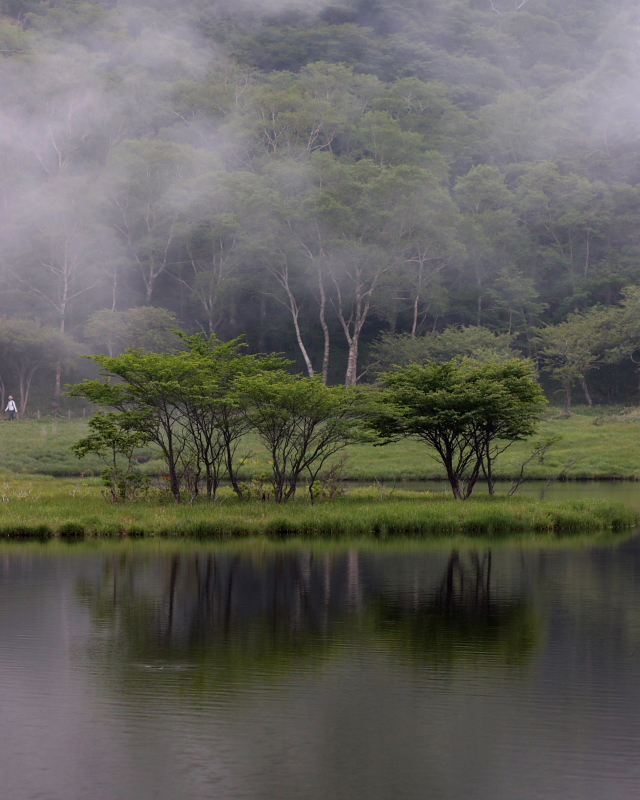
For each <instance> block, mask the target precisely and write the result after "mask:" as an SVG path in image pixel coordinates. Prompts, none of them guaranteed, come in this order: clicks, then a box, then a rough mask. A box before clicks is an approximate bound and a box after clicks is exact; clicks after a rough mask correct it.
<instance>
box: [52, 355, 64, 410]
mask: <svg viewBox="0 0 640 800" xmlns="http://www.w3.org/2000/svg"><path fill="white" fill-rule="evenodd" d="M61 383H62V362H60V361H58V362H57V363H56V380H55V384H54V387H53V400H52V401H51V410H52V411H53V416H54V417H57V416H58V409H59V408H60V392H61Z"/></svg>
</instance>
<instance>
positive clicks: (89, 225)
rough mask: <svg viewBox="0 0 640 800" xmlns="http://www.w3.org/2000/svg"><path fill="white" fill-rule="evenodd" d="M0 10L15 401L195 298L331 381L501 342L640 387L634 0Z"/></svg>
mask: <svg viewBox="0 0 640 800" xmlns="http://www.w3.org/2000/svg"><path fill="white" fill-rule="evenodd" d="M0 8H1V10H2V14H3V16H2V17H1V18H0V63H1V68H2V77H1V86H2V93H1V98H0V102H1V107H0V163H1V165H2V167H1V168H2V184H1V187H0V191H1V204H0V222H1V231H2V232H1V238H0V248H1V251H2V253H1V255H2V257H1V260H0V285H1V291H0V317H1V319H0V377H1V378H2V382H3V383H4V387H5V388H6V389H7V391H10V390H13V394H18V393H20V396H21V398H22V400H23V410H24V409H25V408H26V404H27V398H26V396H25V392H26V393H27V394H28V390H29V386H30V382H31V381H32V380H34V381H35V383H34V386H35V385H36V384H37V382H38V381H40V384H38V385H39V386H40V387H41V388H40V389H38V391H40V392H41V393H47V392H48V397H49V398H50V397H51V396H53V397H54V403H56V402H57V394H58V392H59V390H60V386H61V385H63V384H64V382H65V380H67V379H69V378H70V377H77V376H78V374H79V373H78V370H79V369H81V367H78V362H77V359H76V356H77V355H78V354H79V353H81V352H85V353H86V352H104V353H109V354H111V355H113V354H114V353H116V352H120V351H121V350H122V349H123V348H124V347H126V346H128V345H131V344H140V343H145V341H146V340H145V338H144V337H145V336H146V337H147V339H148V337H149V336H152V338H153V343H152V344H155V345H158V341H159V339H160V340H161V339H162V329H163V328H166V327H171V326H172V325H175V324H176V322H175V321H174V320H175V319H177V323H178V324H179V325H180V327H182V328H183V329H184V330H186V331H187V332H195V331H198V330H204V331H206V332H214V333H216V334H217V335H218V336H220V337H221V338H223V339H229V338H233V337H236V336H239V335H245V336H246V339H247V342H248V344H249V347H250V350H251V351H253V352H256V351H283V352H285V353H286V354H287V355H289V356H291V357H293V358H295V359H296V361H297V363H298V365H299V368H300V369H301V370H304V371H307V372H308V373H309V374H311V373H316V374H321V375H324V376H325V379H327V380H328V381H330V382H341V381H346V382H347V383H353V382H355V381H356V380H359V379H362V376H363V375H364V378H365V379H369V378H370V377H371V376H372V375H373V374H374V372H375V365H372V362H374V361H379V362H380V363H386V362H385V358H386V360H387V362H389V359H390V353H396V352H400V351H402V352H409V351H411V353H420V352H423V353H425V352H429V353H431V352H432V351H433V347H434V341H435V339H438V341H440V339H439V338H438V334H440V333H442V332H443V331H444V332H445V334H444V335H445V337H447V336H448V337H449V338H448V339H447V342H450V341H453V343H454V345H455V341H454V340H456V336H457V337H458V338H460V339H461V340H462V339H464V340H465V342H466V344H465V345H464V347H462V349H461V351H460V352H464V353H467V351H468V352H469V353H470V354H473V352H474V341H475V340H474V336H477V338H478V343H479V344H478V346H479V347H480V349H482V348H485V349H486V347H488V348H489V350H491V343H492V341H493V340H494V339H495V346H496V348H500V347H502V348H504V347H506V348H507V349H509V350H511V351H513V350H515V351H516V352H518V351H519V352H521V353H523V354H524V355H527V356H531V357H533V358H535V359H536V362H537V363H538V364H539V366H540V368H541V370H542V374H543V376H544V377H545V381H546V383H547V388H548V389H549V391H550V392H551V396H553V391H554V390H561V389H563V388H564V391H565V393H566V392H570V390H571V387H572V386H573V385H574V384H580V383H582V384H583V388H584V390H585V397H586V398H590V397H593V398H594V399H595V400H597V401H609V402H635V403H637V396H638V373H637V367H636V365H635V362H636V361H637V360H638V359H637V353H636V350H637V348H638V347H640V292H638V291H637V290H635V289H634V287H636V286H637V285H640V135H639V133H640V100H639V98H640V61H639V56H640V10H639V9H638V6H637V3H632V2H626V0H562V2H559V1H558V0H460V2H455V1H454V0H380V1H378V0H352V2H345V3H344V4H343V5H331V4H323V3H320V2H315V1H314V2H311V1H310V0H307V2H301V3H297V4H290V3H286V2H277V0H273V1H270V0H265V2H263V3H258V2H255V3H253V2H245V1H244V0H240V1H239V2H233V3H231V2H226V0H225V2H206V0H186V1H185V2H181V3H180V4H178V3H176V2H175V0H156V1H155V2H153V0H139V2H137V1H136V0H122V2H111V1H107V0H105V2H93V3H92V2H83V1H82V0H41V1H40V0H2V3H1V4H0ZM144 306H152V307H155V308H156V309H158V310H156V311H154V310H153V309H145V308H142V309H141V310H137V311H136V309H139V307H144ZM160 309H166V310H167V312H171V313H167V312H163V311H161V310H160ZM171 314H174V315H175V318H174V317H172V316H171ZM136 326H137V327H136ZM452 326H461V327H462V328H465V329H466V328H478V330H477V332H476V334H474V333H473V331H471V332H470V331H468V330H459V331H456V330H455V329H454V328H452ZM158 331H160V333H158ZM154 332H155V333H154ZM156 334H157V336H156ZM396 334H402V336H400V337H398V336H396ZM425 334H426V337H425ZM492 334H493V335H494V336H493V338H492ZM154 336H155V338H154ZM158 337H159V339H158ZM380 337H383V339H382V344H381V343H380V342H381V340H380ZM487 337H489V342H488V344H487ZM158 346H159V345H158ZM447 346H449V345H447ZM385 347H386V348H387V349H386V350H385ZM421 347H422V348H426V349H423V350H420V348H421ZM389 348H390V349H389ZM394 348H395V350H394ZM411 348H413V350H411ZM416 348H417V349H416ZM429 348H431V350H429ZM465 348H466V349H465ZM436 349H437V348H436ZM445 350H446V348H445ZM447 352H449V351H447ZM452 352H454V353H455V347H454V350H453V351H452ZM398 360H402V358H401V357H399V358H398ZM391 363H393V358H391ZM396 363H397V361H396ZM587 374H588V381H589V382H588V384H587ZM0 390H2V386H1V385H0ZM0 400H3V398H0Z"/></svg>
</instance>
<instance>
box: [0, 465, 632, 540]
mask: <svg viewBox="0 0 640 800" xmlns="http://www.w3.org/2000/svg"><path fill="white" fill-rule="evenodd" d="M0 499H2V501H3V502H1V503H0V536H3V537H12V538H21V537H22V538H30V537H40V538H47V537H50V536H61V537H63V538H71V539H73V538H78V537H83V536H131V537H134V536H188V537H201V538H225V539H228V538H242V537H247V536H268V537H274V538H288V537H293V536H295V537H298V536H301V537H305V538H311V539H313V538H314V537H328V538H333V537H336V538H343V537H350V538H351V537H353V538H361V537H365V538H372V539H387V538H393V537H407V536H408V537H422V536H442V535H464V536H482V535H489V536H496V535H505V534H516V533H523V534H526V533H528V534H534V533H555V534H566V533H573V532H586V531H604V530H613V531H619V530H623V529H628V528H631V527H632V526H634V525H637V524H638V521H639V520H638V514H637V513H636V512H634V511H632V510H631V509H628V508H627V507H625V506H624V505H622V504H619V503H610V502H607V501H597V500H582V501H573V502H567V503H558V502H552V501H546V500H545V501H540V500H532V499H530V498H506V497H501V498H493V499H491V498H489V497H488V496H486V495H485V496H483V495H479V496H478V497H477V498H474V499H471V500H467V501H465V502H456V501H454V500H453V499H451V498H450V497H447V496H444V495H443V494H442V493H434V494H429V493H420V492H407V491H396V492H394V493H393V494H389V493H381V492H380V491H379V490H378V489H376V488H374V487H370V488H362V489H356V490H353V491H352V492H351V493H350V494H348V495H346V496H344V497H339V498H336V499H333V500H329V501H324V502H322V503H319V504H317V505H315V506H311V505H310V504H309V502H308V500H307V499H306V498H305V499H300V500H297V501H296V502H293V503H289V504H287V505H285V506H277V505H275V504H274V503H261V502H257V501H256V502H250V503H242V502H240V501H238V500H236V499H235V498H233V497H231V492H230V490H227V491H225V492H224V497H223V498H222V499H221V500H219V501H218V502H216V503H209V502H206V501H202V502H198V503H195V504H193V505H189V504H183V505H176V504H175V503H172V502H168V501H164V500H161V499H156V500H149V501H141V502H136V503H127V504H112V503H108V502H106V501H105V500H104V499H103V498H102V496H101V490H100V487H99V486H98V485H96V482H95V481H89V482H83V483H80V482H78V481H72V480H69V479H65V480H55V479H53V478H40V479H38V478H34V479H31V480H23V481H13V482H5V483H3V484H2V485H1V486H0Z"/></svg>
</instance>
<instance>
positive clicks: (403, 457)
mask: <svg viewBox="0 0 640 800" xmlns="http://www.w3.org/2000/svg"><path fill="white" fill-rule="evenodd" d="M86 431H87V425H86V420H83V419H71V420H69V419H66V418H61V419H59V420H57V421H54V420H52V419H51V418H48V419H42V420H30V419H25V420H17V421H14V422H0V475H3V474H4V475H8V474H25V475H26V474H32V475H52V476H56V477H71V476H88V475H99V474H100V473H101V471H102V469H103V464H102V462H101V461H100V460H99V459H97V458H94V457H88V458H85V459H84V460H82V461H79V460H78V459H77V458H76V457H75V456H74V455H73V453H72V452H71V450H70V448H71V445H72V444H73V443H74V442H75V441H77V440H78V439H80V438H81V437H82V436H84V435H85V433H86ZM550 436H561V437H563V438H562V439H561V441H559V442H558V443H557V444H555V445H554V446H553V448H552V449H551V450H550V452H549V453H548V455H547V456H546V458H545V459H544V462H543V463H539V462H537V461H536V462H532V463H531V464H530V465H529V467H528V468H527V477H528V478H530V479H546V478H548V477H550V476H553V475H555V474H557V473H558V472H560V471H561V470H564V469H565V468H566V472H565V475H566V477H567V478H573V479H611V478H618V479H623V478H624V479H628V480H640V408H632V409H612V408H599V409H594V410H588V411H587V410H583V411H582V410H581V411H578V412H577V413H574V414H573V415H572V416H571V417H570V418H569V419H566V418H565V417H564V416H562V415H561V414H560V413H559V412H558V413H555V412H552V413H551V414H550V415H548V417H547V418H546V419H545V420H544V421H543V422H542V424H541V426H540V431H539V434H538V436H537V437H536V438H542V437H550ZM530 450H531V444H530V443H529V442H522V443H517V444H515V445H513V447H511V448H509V450H507V452H506V453H505V454H504V455H503V456H501V458H500V459H499V460H498V462H497V466H496V477H497V478H498V479H509V478H511V477H513V476H514V475H515V474H516V473H517V472H518V471H519V468H520V464H521V463H522V461H523V459H524V458H525V457H526V456H527V454H528V453H529V452H530ZM240 452H241V453H242V454H243V455H245V456H246V459H245V461H244V465H243V468H242V477H243V479H250V478H251V477H252V476H253V475H256V474H260V473H265V472H267V471H268V470H269V464H268V460H267V458H266V454H265V453H264V451H263V450H262V448H261V446H260V444H259V443H258V442H257V441H255V440H253V439H251V438H250V437H248V438H247V440H246V442H245V443H244V446H243V447H242V448H241V451H240ZM346 454H347V460H346V463H345V467H344V472H343V477H344V479H345V480H352V481H366V482H373V481H376V480H377V481H420V480H430V479H442V478H444V477H445V476H444V473H443V470H442V468H441V466H440V465H439V464H438V463H436V462H435V461H434V460H433V459H432V458H430V457H429V455H428V450H427V448H426V447H425V445H423V444H421V443H420V442H409V441H406V442H401V443H398V444H392V445H386V446H384V447H375V446H373V445H370V444H366V445H353V446H351V447H349V448H347V451H346ZM141 459H142V461H143V463H141V464H140V468H141V470H142V471H143V472H146V473H147V474H151V475H158V474H161V473H162V462H161V461H160V460H159V459H158V458H157V455H156V453H155V452H154V451H153V450H152V449H148V450H146V451H143V452H142V453H141Z"/></svg>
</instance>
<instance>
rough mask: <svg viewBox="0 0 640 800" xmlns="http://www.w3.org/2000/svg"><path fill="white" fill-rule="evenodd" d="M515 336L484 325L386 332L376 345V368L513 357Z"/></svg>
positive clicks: (483, 360)
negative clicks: (417, 332)
mask: <svg viewBox="0 0 640 800" xmlns="http://www.w3.org/2000/svg"><path fill="white" fill-rule="evenodd" d="M512 342H513V338H512V337H511V336H509V335H508V334H496V333H493V331H491V330H489V328H483V327H466V328H458V327H453V326H452V327H449V328H446V329H445V330H444V331H442V332H441V333H438V332H435V331H434V332H432V333H427V334H425V335H423V336H411V335H409V334H390V333H388V334H384V335H383V336H381V337H380V339H379V340H378V342H377V343H376V344H375V345H374V347H373V348H372V351H371V354H372V358H373V359H374V363H375V367H376V371H378V372H387V371H389V370H391V369H392V368H394V367H406V366H408V365H409V364H425V363H427V362H433V363H436V364H442V363H444V362H446V361H451V359H453V358H457V357H460V358H471V359H473V360H475V361H481V362H490V361H500V360H507V359H509V358H513V356H514V352H513V350H512Z"/></svg>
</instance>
